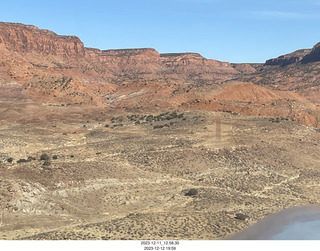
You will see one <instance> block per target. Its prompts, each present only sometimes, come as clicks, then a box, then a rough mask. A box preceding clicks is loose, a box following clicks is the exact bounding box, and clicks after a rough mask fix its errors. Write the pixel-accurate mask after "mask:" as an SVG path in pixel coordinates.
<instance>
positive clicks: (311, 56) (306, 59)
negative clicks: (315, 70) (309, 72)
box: [301, 43, 320, 64]
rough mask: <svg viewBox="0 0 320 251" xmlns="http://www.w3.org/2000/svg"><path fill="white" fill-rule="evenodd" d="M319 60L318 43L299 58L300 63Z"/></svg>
mask: <svg viewBox="0 0 320 251" xmlns="http://www.w3.org/2000/svg"><path fill="white" fill-rule="evenodd" d="M318 61H320V43H317V44H316V45H315V46H314V47H313V49H312V51H311V52H310V53H309V54H307V55H305V56H304V57H303V59H302V60H301V62H302V63H304V64H306V63H311V62H318Z"/></svg>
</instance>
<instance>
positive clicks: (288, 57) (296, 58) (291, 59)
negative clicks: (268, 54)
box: [265, 49, 311, 66]
mask: <svg viewBox="0 0 320 251" xmlns="http://www.w3.org/2000/svg"><path fill="white" fill-rule="evenodd" d="M310 52H311V50H310V49H303V50H297V51H294V52H292V53H289V54H285V55H282V56H280V57H277V58H272V59H269V60H267V61H266V63H265V65H278V66H286V65H289V64H294V63H298V62H300V61H301V60H302V59H303V58H304V57H305V56H306V55H307V54H308V53H310Z"/></svg>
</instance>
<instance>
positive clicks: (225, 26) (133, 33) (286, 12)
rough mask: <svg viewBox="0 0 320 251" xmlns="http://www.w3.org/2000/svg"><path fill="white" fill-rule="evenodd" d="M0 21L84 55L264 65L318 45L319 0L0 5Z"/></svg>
mask: <svg viewBox="0 0 320 251" xmlns="http://www.w3.org/2000/svg"><path fill="white" fill-rule="evenodd" d="M0 21H5V22H19V23H25V24H33V25H36V26H38V27H39V28H43V29H49V30H52V31H54V32H56V33H58V34H61V35H76V36H78V37H79V38H80V39H81V40H82V41H83V42H84V44H85V46H86V47H94V48H99V49H117V48H140V47H152V48H155V49H156V50H157V51H159V52H161V53H162V52H199V53H201V54H202V55H203V56H204V57H207V58H212V59H218V60H221V61H229V62H264V61H265V60H266V59H269V58H272V57H276V56H279V55H281V54H285V53H288V52H291V51H294V50H297V49H302V48H311V47H312V46H313V45H314V44H315V43H317V42H319V41H320V29H319V24H320V0H266V1H264V0H137V1H134V0H110V1H108V0H106V1H102V0H91V1H84V0H78V1H73V0H71V1H68V0H54V1H43V0H41V1H40V0H30V1H25V0H1V5H0Z"/></svg>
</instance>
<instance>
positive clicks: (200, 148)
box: [0, 23, 320, 240]
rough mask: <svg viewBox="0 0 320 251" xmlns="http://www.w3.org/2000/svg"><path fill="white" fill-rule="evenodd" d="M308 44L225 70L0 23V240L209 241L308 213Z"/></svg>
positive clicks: (314, 95) (311, 67)
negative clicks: (270, 218)
mask: <svg viewBox="0 0 320 251" xmlns="http://www.w3.org/2000/svg"><path fill="white" fill-rule="evenodd" d="M319 48H320V44H319V43H318V44H316V45H315V46H314V47H313V48H312V49H301V50H298V51H295V52H292V53H289V54H286V55H282V56H279V57H278V58H274V59H269V60H267V61H266V62H265V63H264V64H263V63H256V64H253V63H250V64H249V63H241V64H235V63H230V62H221V61H218V60H214V59H206V58H205V57H203V56H202V55H200V54H198V53H194V52H184V53H159V52H158V51H156V50H155V49H153V48H137V49H116V50H115V49H113V50H100V49H95V48H87V47H85V45H84V44H83V42H82V41H81V40H80V39H79V38H78V37H76V36H60V35H58V34H56V33H54V32H52V31H48V30H43V29H39V28H37V27H35V26H32V25H24V24H18V23H0V145H1V151H0V174H1V175H0V194H1V196H0V209H1V215H0V217H1V221H0V239H19V240H20V239H34V240H38V239H46V240H49V239H59V240H61V239H82V240H83V239H95V240H96V239H102V240H108V239H112V240H114V239H117V240H119V239H210V240H211V239H222V238H225V237H227V236H229V235H232V234H234V233H236V232H238V231H240V230H242V229H244V228H246V227H248V226H251V225H253V224H254V223H256V222H257V221H258V220H260V219H262V218H264V217H265V216H267V215H269V214H272V213H275V212H278V211H280V210H282V209H285V208H289V207H293V206H300V205H314V204H319V203H320V197H319V194H320V193H319V186H318V185H317V184H318V179H319V178H318V177H319V175H318V174H319V170H318V163H319V156H318V152H319V146H320V145H319V137H320V136H319V135H320V134H319V130H320V129H319V128H320V110H319V106H320V103H319V97H320V88H319V80H320V57H319V51H320V50H319Z"/></svg>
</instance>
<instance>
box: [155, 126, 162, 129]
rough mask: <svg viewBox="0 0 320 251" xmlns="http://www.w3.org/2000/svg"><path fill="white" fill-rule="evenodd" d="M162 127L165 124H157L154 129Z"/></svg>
mask: <svg viewBox="0 0 320 251" xmlns="http://www.w3.org/2000/svg"><path fill="white" fill-rule="evenodd" d="M160 128H163V125H155V126H154V127H153V129H160Z"/></svg>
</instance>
